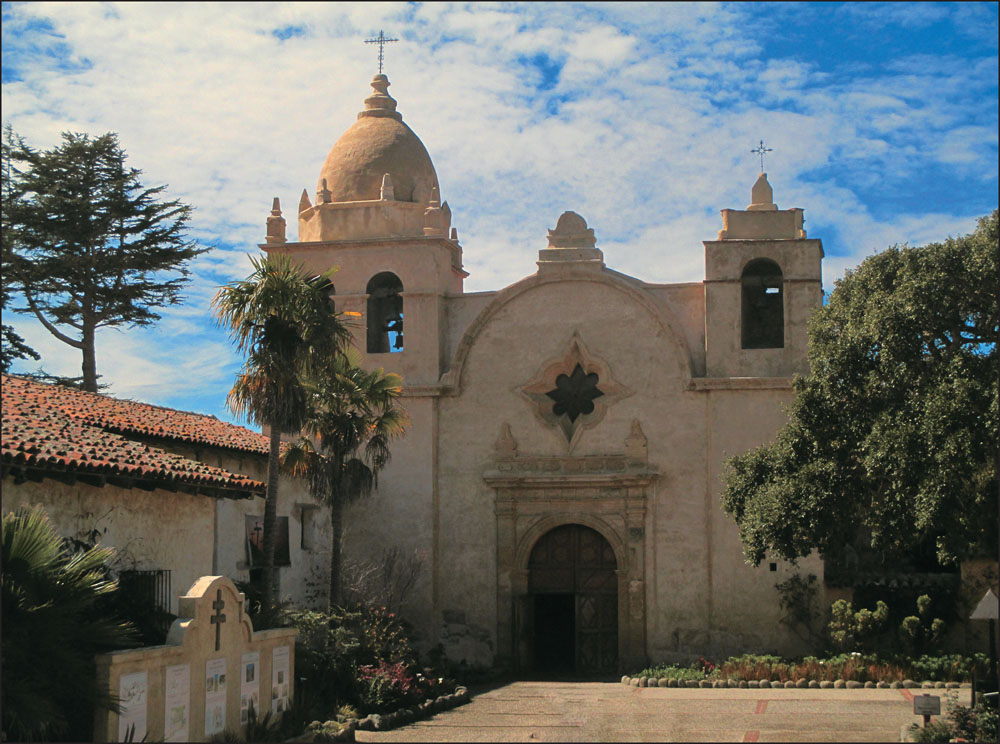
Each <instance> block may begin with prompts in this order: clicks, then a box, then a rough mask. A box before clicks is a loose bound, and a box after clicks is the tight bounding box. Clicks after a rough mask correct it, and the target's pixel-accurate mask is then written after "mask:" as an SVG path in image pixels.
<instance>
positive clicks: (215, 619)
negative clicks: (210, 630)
mask: <svg viewBox="0 0 1000 744" xmlns="http://www.w3.org/2000/svg"><path fill="white" fill-rule="evenodd" d="M225 606H226V603H225V602H223V601H222V590H221V589H219V590H218V591H216V593H215V601H214V602H212V609H213V610H215V614H214V615H212V616H211V617H210V618H209V619H208V621H209V622H210V623H212V625H214V626H215V650H216V651H218V650H219V631H221V630H222V623H224V622H226V616H225V615H223V614H222V608H223V607H225Z"/></svg>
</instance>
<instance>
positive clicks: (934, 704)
mask: <svg viewBox="0 0 1000 744" xmlns="http://www.w3.org/2000/svg"><path fill="white" fill-rule="evenodd" d="M913 715H915V716H939V715H941V697H940V696H939V695H914V696H913Z"/></svg>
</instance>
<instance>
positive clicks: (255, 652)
mask: <svg viewBox="0 0 1000 744" xmlns="http://www.w3.org/2000/svg"><path fill="white" fill-rule="evenodd" d="M296 634H297V631H296V630H295V629H294V628H272V629H270V630H263V631H258V632H254V629H253V625H252V623H251V622H250V618H249V617H247V615H246V597H245V596H244V595H243V593H242V592H240V591H239V590H238V589H237V588H236V585H235V584H233V582H232V580H231V579H229V578H228V577H226V576H202V577H201V578H199V579H198V580H197V581H195V582H194V584H192V585H191V588H190V589H188V592H187V594H185V595H184V596H182V597H180V598H179V601H178V617H177V619H176V620H174V623H173V625H171V627H170V631H169V633H168V634H167V640H166V643H165V644H164V645H162V646H148V647H145V648H137V649H127V650H124V651H112V652H111V653H106V654H99V655H98V656H97V657H96V660H95V661H96V666H97V685H98V687H99V688H100V689H101V690H102V691H103V692H104V693H105V694H107V695H111V696H115V697H118V698H120V699H121V701H122V705H121V710H120V711H109V710H100V711H96V712H95V716H94V741H125V737H126V736H129V735H130V734H129V732H131V736H132V737H133V738H132V740H134V741H139V740H145V739H149V740H150V741H209V740H210V739H211V738H212V737H213V736H217V735H220V734H222V733H223V732H224V731H226V730H229V731H233V732H243V731H244V727H245V726H246V725H247V724H248V722H249V710H250V705H251V704H252V705H253V707H254V709H255V710H256V711H257V713H258V714H260V715H261V716H263V715H265V714H266V713H267V712H268V711H270V713H271V715H273V716H280V715H282V714H283V713H284V712H285V711H286V710H288V708H289V706H290V702H291V700H293V699H294V695H295V654H294V648H295V636H296Z"/></svg>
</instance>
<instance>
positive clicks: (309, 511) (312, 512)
mask: <svg viewBox="0 0 1000 744" xmlns="http://www.w3.org/2000/svg"><path fill="white" fill-rule="evenodd" d="M300 508H301V509H302V521H301V523H300V529H301V531H300V533H299V547H300V548H301V549H302V550H317V549H319V548H321V547H322V540H321V536H322V521H323V520H322V518H321V517H322V515H321V514H320V510H319V507H318V506H314V505H312V504H302V505H301V507H300Z"/></svg>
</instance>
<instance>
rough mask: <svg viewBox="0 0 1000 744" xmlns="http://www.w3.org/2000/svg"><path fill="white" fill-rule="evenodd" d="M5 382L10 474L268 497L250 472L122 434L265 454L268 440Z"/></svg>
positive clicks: (158, 411) (5, 452) (120, 403)
mask: <svg viewBox="0 0 1000 744" xmlns="http://www.w3.org/2000/svg"><path fill="white" fill-rule="evenodd" d="M2 383H3V442H2V460H3V466H4V471H8V470H9V469H17V470H18V471H19V472H25V473H27V472H28V471H34V472H36V473H37V472H39V471H45V472H49V473H51V472H52V471H62V472H65V473H67V474H72V475H74V476H80V475H83V476H98V477H102V478H111V479H114V480H116V481H128V482H133V483H136V484H141V485H147V486H149V487H167V488H177V489H180V490H185V491H194V492H200V491H205V492H215V493H220V492H221V493H222V494H224V495H227V496H232V497H237V498H240V497H242V498H250V497H252V496H254V495H262V494H263V492H264V484H263V483H261V482H260V481H257V480H254V479H252V478H248V477H247V476H245V475H241V474H239V473H231V472H229V471H228V470H224V469H222V468H217V467H212V466H211V465H206V464H204V463H201V462H198V461H196V460H192V459H189V458H187V457H183V456H181V455H176V454H173V453H171V452H166V451H164V450H161V449H159V448H157V447H155V446H154V445H151V444H144V443H142V442H136V441H132V440H130V439H128V438H127V437H126V436H123V435H127V434H139V435H143V436H144V437H154V438H156V437H159V438H163V439H166V440H173V441H182V442H189V443H193V444H204V445H210V446H214V447H222V448H226V449H233V450H240V451H244V452H253V453H258V454H266V453H267V444H268V440H267V437H264V436H263V435H261V434H257V433H255V432H252V431H250V430H249V429H245V428H243V427H242V426H235V425H233V424H227V423H224V422H222V421H219V420H218V419H216V418H215V417H213V416H204V415H201V414H197V413H187V412H184V411H175V410H172V409H169V408H161V407H159V406H152V405H149V404H147V403H137V402H135V401H128V400H117V399H115V398H111V397H108V396H106V395H99V394H96V393H85V392H81V391H78V390H72V389H70V388H66V387H62V386H58V385H46V384H42V383H38V382H33V381H31V380H25V379H23V378H19V377H11V376H9V375H3V376H2Z"/></svg>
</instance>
